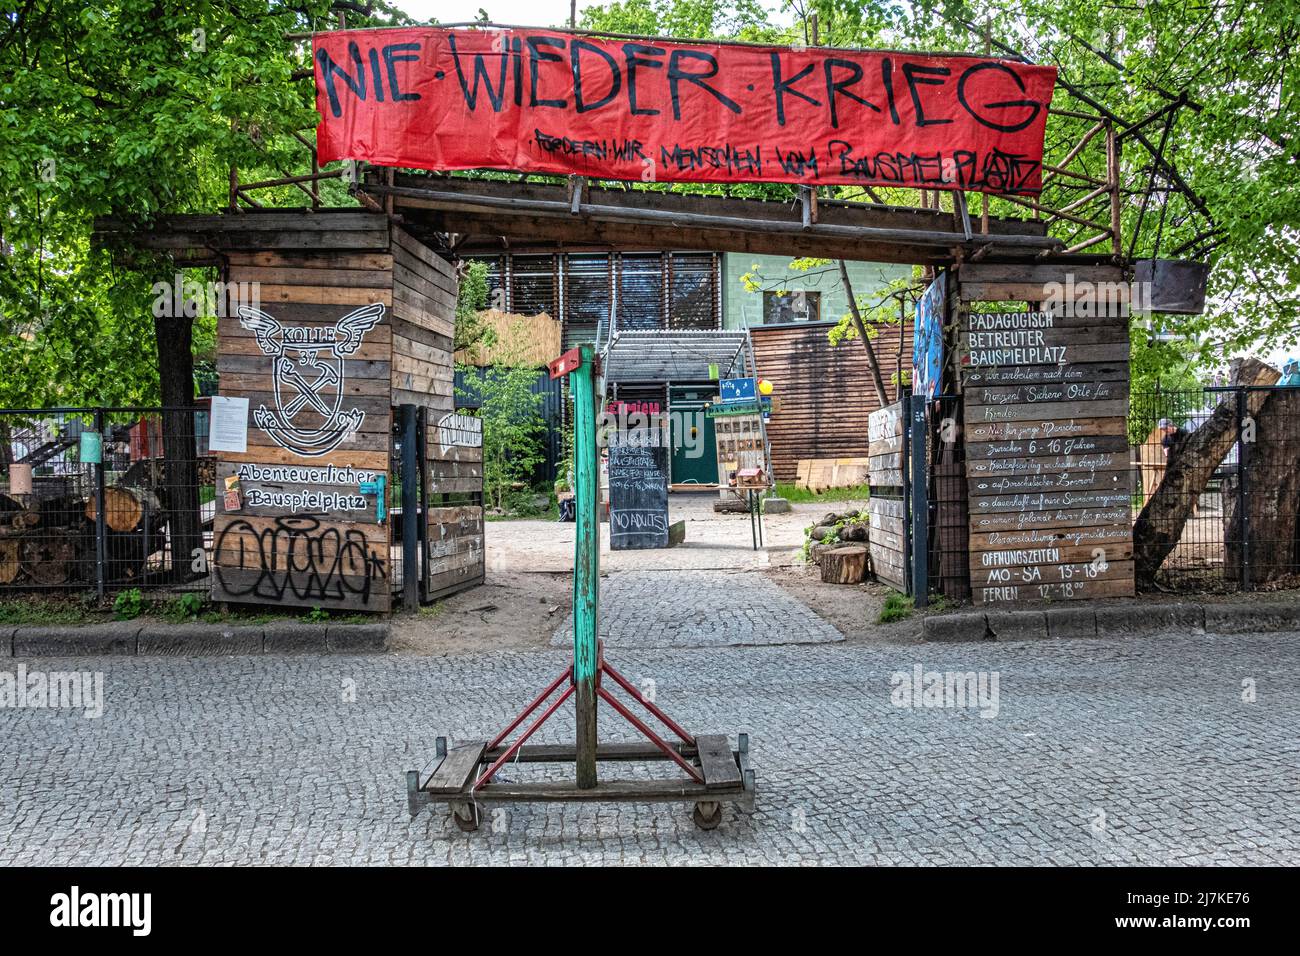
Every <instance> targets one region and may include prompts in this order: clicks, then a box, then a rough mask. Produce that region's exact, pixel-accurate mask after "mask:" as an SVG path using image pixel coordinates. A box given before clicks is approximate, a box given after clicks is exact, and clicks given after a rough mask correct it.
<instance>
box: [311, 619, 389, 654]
mask: <svg viewBox="0 0 1300 956" xmlns="http://www.w3.org/2000/svg"><path fill="white" fill-rule="evenodd" d="M387 643H388V625H387V624H343V625H340V624H334V625H332V626H329V627H326V628H325V644H326V646H327V647H328V649H329V651H330V652H331V653H333V654H374V653H382V652H383V650H384V648H385V645H386V644H387Z"/></svg>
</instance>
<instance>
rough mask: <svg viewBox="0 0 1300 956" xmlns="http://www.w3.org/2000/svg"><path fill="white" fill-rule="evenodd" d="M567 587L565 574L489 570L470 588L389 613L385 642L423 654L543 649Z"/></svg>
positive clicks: (565, 609) (565, 608)
mask: <svg viewBox="0 0 1300 956" xmlns="http://www.w3.org/2000/svg"><path fill="white" fill-rule="evenodd" d="M572 587H573V578H572V576H571V575H570V574H568V573H550V572H542V573H535V572H521V571H491V570H489V571H488V574H487V580H486V581H485V582H484V583H483V584H481V585H479V586H478V587H476V588H470V589H469V590H468V591H462V592H461V593H459V594H453V595H452V596H451V597H449V598H446V599H445V600H442V601H439V602H438V603H437V604H433V605H431V606H429V607H427V608H425V609H424V610H423V611H421V612H420V613H418V614H413V615H403V614H399V615H394V616H393V630H392V636H391V637H390V638H389V645H388V646H389V649H390V650H392V651H394V652H396V653H399V654H426V655H427V654H478V653H482V652H484V651H528V650H537V649H540V648H544V647H547V646H549V645H548V642H549V641H550V639H551V634H552V633H554V631H555V629H556V628H557V627H558V626H559V625H560V623H561V622H562V621H563V620H564V618H565V616H566V615H567V614H568V613H569V606H570V604H571V603H572V598H571V589H572Z"/></svg>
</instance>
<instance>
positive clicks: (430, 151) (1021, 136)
mask: <svg viewBox="0 0 1300 956" xmlns="http://www.w3.org/2000/svg"><path fill="white" fill-rule="evenodd" d="M313 60H314V65H315V72H316V108H317V110H318V111H319V113H320V117H321V122H320V127H319V129H318V130H317V134H316V141H317V148H318V151H319V157H320V160H321V162H328V161H330V160H335V159H361V160H366V161H368V162H371V163H376V164H378V165H382V166H404V167H410V168H416V169H440V170H442V169H479V168H488V169H506V170H518V171H522V172H541V173H576V174H579V175H583V176H590V177H593V178H599V179H624V180H640V181H645V182H653V181H659V182H722V183H732V182H755V181H757V182H783V183H803V184H816V183H844V184H857V185H873V186H874V185H880V186H914V187H918V186H919V187H925V188H928V189H966V190H973V191H980V192H990V193H1021V194H1026V193H1028V194H1033V193H1037V192H1038V191H1039V189H1040V188H1041V184H1042V159H1043V130H1044V128H1045V126H1046V124H1047V106H1048V104H1049V103H1050V102H1051V99H1052V90H1053V87H1054V86H1055V84H1056V68H1055V67H1050V66H1032V65H1029V64H1025V63H1017V62H1013V61H1007V60H993V59H988V58H978V57H956V56H943V57H935V56H917V55H913V54H908V53H878V52H870V53H863V52H855V51H849V50H832V49H826V48H816V49H794V48H790V47H764V46H747V45H740V44H685V43H669V42H661V41H657V40H656V41H631V40H604V39H595V38H592V37H584V36H576V35H574V34H571V33H565V32H562V31H556V30H541V29H539V30H504V29H475V30H464V29H461V30H444V29H437V28H433V27H410V28H402V29H396V30H340V31H335V32H331V33H320V34H317V35H316V36H315V38H314V39H313Z"/></svg>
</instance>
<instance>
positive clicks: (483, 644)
mask: <svg viewBox="0 0 1300 956" xmlns="http://www.w3.org/2000/svg"><path fill="white" fill-rule="evenodd" d="M713 501H714V495H712V494H707V495H706V494H689V495H688V494H674V495H670V496H669V506H668V507H669V515H670V518H671V520H673V521H679V520H684V521H685V522H686V541H685V542H684V543H683V544H681V545H678V546H677V547H675V548H667V549H662V550H653V551H610V550H609V537H608V530H609V529H608V526H607V525H602V527H601V554H600V562H601V572H602V573H607V572H611V571H640V572H644V573H647V574H653V573H655V572H657V571H684V570H733V571H752V572H753V573H756V574H764V575H767V576H768V577H769V578H770V579H771V580H772V581H773V582H774V583H776V584H777V585H778V586H779V587H781V588H782V589H783V590H785V591H786V592H787V593H788V594H790V595H791V596H793V597H794V598H796V599H797V600H799V601H801V602H803V603H804V604H806V605H807V606H808V607H810V608H812V610H813V611H815V612H816V613H817V614H819V615H820V616H821V617H823V618H825V619H826V620H827V621H829V622H830V623H831V624H832V625H834V626H835V627H836V628H838V629H839V630H840V631H841V633H843V634H844V636H845V638H846V639H848V640H849V641H866V640H875V641H908V640H914V639H915V636H914V635H915V634H916V633H917V632H918V631H919V629H918V627H917V625H916V624H915V623H914V622H902V623H900V624H894V625H888V626H882V625H878V624H876V623H875V621H876V617H877V616H878V614H879V613H880V605H881V603H882V602H883V601H884V597H885V595H886V594H887V593H888V589H887V588H885V587H884V586H882V585H879V584H862V585H857V586H854V587H846V586H842V585H833V584H822V583H821V580H820V579H819V577H818V575H817V569H816V568H811V569H810V568H807V567H805V566H804V565H802V564H800V563H798V558H797V554H798V551H799V549H800V548H801V547H802V546H803V540H804V529H805V528H806V527H808V526H809V525H810V524H813V523H814V522H815V521H816V520H817V519H818V518H820V517H821V516H823V515H824V514H826V513H827V512H828V511H832V510H834V511H847V510H849V509H851V508H855V507H865V502H837V503H835V504H833V505H829V506H828V505H826V504H811V505H808V504H805V505H794V507H793V510H792V511H791V512H790V513H788V514H782V515H768V516H766V517H764V519H763V547H762V548H759V549H757V550H756V549H755V548H754V546H753V532H752V530H751V527H750V519H749V516H748V515H745V514H717V513H715V512H714V511H713ZM486 539H487V542H486V546H487V576H486V580H485V582H484V583H483V584H482V585H480V586H478V587H475V588H471V589H470V590H468V591H462V592H461V593H460V594H456V595H453V596H452V597H450V598H447V599H445V600H443V601H440V602H438V603H437V604H435V605H433V606H431V607H428V608H426V609H424V610H423V611H422V612H420V613H419V614H416V615H402V614H398V615H395V616H394V617H393V636H392V638H391V640H390V645H389V646H390V648H391V649H392V650H394V651H396V652H398V653H405V654H424V655H440V654H472V653H480V652H483V651H494V650H495V651H509V650H529V649H533V648H542V647H547V646H548V643H549V641H550V638H551V635H552V634H553V633H554V631H555V629H556V627H558V626H559V625H560V624H561V623H563V621H564V619H565V616H566V615H567V614H568V612H569V607H570V604H571V603H572V597H571V588H572V580H573V579H572V573H573V546H574V526H573V524H571V523H561V522H555V521H533V520H529V521H490V522H488V523H487V527H486Z"/></svg>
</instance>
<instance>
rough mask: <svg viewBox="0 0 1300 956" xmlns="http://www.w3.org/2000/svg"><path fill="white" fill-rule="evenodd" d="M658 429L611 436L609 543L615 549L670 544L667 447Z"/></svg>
mask: <svg viewBox="0 0 1300 956" xmlns="http://www.w3.org/2000/svg"><path fill="white" fill-rule="evenodd" d="M660 434H661V433H660V431H659V430H658V429H638V430H633V431H628V432H624V433H623V434H621V435H616V436H611V440H610V445H609V546H610V548H611V549H612V550H614V551H630V550H634V549H643V548H666V547H668V449H667V448H666V447H664V445H663V442H662V441H661V440H660Z"/></svg>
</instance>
